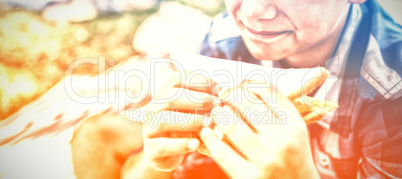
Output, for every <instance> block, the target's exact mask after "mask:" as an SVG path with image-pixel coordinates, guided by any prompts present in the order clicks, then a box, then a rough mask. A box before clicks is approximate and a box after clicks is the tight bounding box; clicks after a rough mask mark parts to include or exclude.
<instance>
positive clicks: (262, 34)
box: [246, 27, 291, 39]
mask: <svg viewBox="0 0 402 179" xmlns="http://www.w3.org/2000/svg"><path fill="white" fill-rule="evenodd" d="M246 31H247V33H249V34H250V35H251V36H254V37H255V38H258V39H272V38H275V37H278V36H281V35H284V34H288V33H291V31H257V30H254V29H251V28H249V27H246Z"/></svg>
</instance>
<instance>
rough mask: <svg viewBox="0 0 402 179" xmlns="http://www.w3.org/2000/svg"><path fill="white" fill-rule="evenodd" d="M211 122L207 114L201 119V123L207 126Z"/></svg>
mask: <svg viewBox="0 0 402 179" xmlns="http://www.w3.org/2000/svg"><path fill="white" fill-rule="evenodd" d="M211 124H212V121H211V118H210V117H208V116H205V117H204V119H203V120H202V125H203V126H204V127H209V126H210V125H211Z"/></svg>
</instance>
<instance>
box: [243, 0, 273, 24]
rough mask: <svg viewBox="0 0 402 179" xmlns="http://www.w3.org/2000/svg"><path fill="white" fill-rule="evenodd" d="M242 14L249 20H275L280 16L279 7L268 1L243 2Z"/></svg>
mask: <svg viewBox="0 0 402 179" xmlns="http://www.w3.org/2000/svg"><path fill="white" fill-rule="evenodd" d="M240 10H241V13H242V15H243V16H244V17H246V18H247V19H248V20H251V19H255V20H256V19H266V20H269V19H274V18H275V17H276V16H277V15H278V9H277V7H276V6H275V5H274V4H273V3H272V2H270V1H267V0H243V3H242V5H241V9H240Z"/></svg>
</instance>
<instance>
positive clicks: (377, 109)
mask: <svg viewBox="0 0 402 179" xmlns="http://www.w3.org/2000/svg"><path fill="white" fill-rule="evenodd" d="M357 126H359V127H358V128H359V130H358V139H359V141H360V145H361V151H360V152H361V154H362V160H361V162H360V163H359V173H360V175H361V177H362V178H402V153H401V151H402V97H400V98H398V99H396V100H392V101H391V100H388V101H386V102H385V103H378V104H371V105H369V106H367V107H366V108H365V109H364V110H363V113H362V118H361V121H360V122H359V124H358V125H357Z"/></svg>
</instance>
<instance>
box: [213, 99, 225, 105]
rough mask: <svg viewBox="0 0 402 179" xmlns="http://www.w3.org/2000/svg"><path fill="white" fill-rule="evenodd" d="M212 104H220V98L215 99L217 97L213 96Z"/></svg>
mask: <svg viewBox="0 0 402 179" xmlns="http://www.w3.org/2000/svg"><path fill="white" fill-rule="evenodd" d="M212 104H213V105H214V106H222V104H223V103H222V101H221V100H220V99H217V98H214V99H213V100H212Z"/></svg>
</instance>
